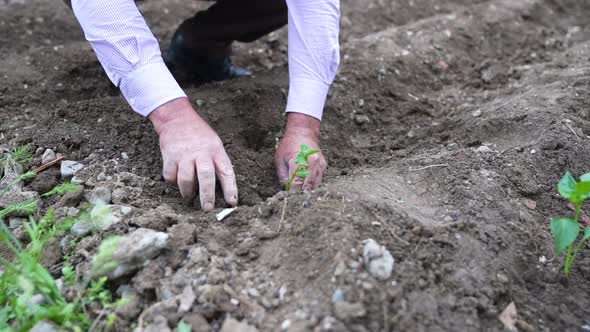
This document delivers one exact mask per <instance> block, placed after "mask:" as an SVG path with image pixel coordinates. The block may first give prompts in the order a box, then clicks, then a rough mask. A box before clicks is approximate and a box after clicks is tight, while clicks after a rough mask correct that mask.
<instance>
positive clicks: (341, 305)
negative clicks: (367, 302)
mask: <svg viewBox="0 0 590 332" xmlns="http://www.w3.org/2000/svg"><path fill="white" fill-rule="evenodd" d="M334 315H336V317H338V318H339V319H341V320H343V321H345V322H347V321H351V320H354V319H357V318H362V317H364V316H365V315H367V309H365V306H364V305H363V304H362V303H350V302H346V301H342V302H336V303H334Z"/></svg>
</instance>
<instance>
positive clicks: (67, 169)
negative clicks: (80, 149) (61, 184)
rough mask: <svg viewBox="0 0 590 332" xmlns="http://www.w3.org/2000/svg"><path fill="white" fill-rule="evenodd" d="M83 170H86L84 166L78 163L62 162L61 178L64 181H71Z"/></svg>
mask: <svg viewBox="0 0 590 332" xmlns="http://www.w3.org/2000/svg"><path fill="white" fill-rule="evenodd" d="M82 168H84V165H82V164H81V163H79V162H77V161H72V160H64V161H62V162H61V166H60V172H61V177H62V178H64V179H69V178H71V177H73V176H74V175H76V173H78V171H80V170H81V169H82Z"/></svg>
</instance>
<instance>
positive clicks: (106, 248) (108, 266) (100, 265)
mask: <svg viewBox="0 0 590 332" xmlns="http://www.w3.org/2000/svg"><path fill="white" fill-rule="evenodd" d="M120 241H121V237H120V236H112V237H110V238H107V239H105V240H103V241H102V243H101V244H100V247H99V248H98V253H97V254H96V256H94V259H93V260H92V268H91V269H90V275H91V276H97V275H102V274H104V273H105V272H107V271H110V270H112V269H114V268H115V267H116V266H117V262H115V261H113V260H112V258H113V255H114V254H115V251H116V250H117V248H119V242H120Z"/></svg>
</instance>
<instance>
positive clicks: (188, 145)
mask: <svg viewBox="0 0 590 332" xmlns="http://www.w3.org/2000/svg"><path fill="white" fill-rule="evenodd" d="M149 119H150V120H151V122H152V124H153V125H154V127H155V128H156V131H157V132H158V135H159V136H160V150H161V152H162V159H163V161H164V167H163V175H164V179H165V180H166V182H168V183H171V184H174V185H177V186H178V188H179V189H180V194H181V195H182V197H183V198H184V199H186V200H187V201H192V200H193V199H194V198H195V192H196V182H195V178H196V179H198V183H199V197H200V200H201V208H202V209H203V210H205V211H211V210H213V208H214V205H215V175H216V174H217V177H218V178H219V181H220V182H221V187H222V189H223V195H224V198H225V201H226V202H227V203H228V204H229V205H231V206H236V205H237V204H238V189H237V186H236V177H235V174H234V170H233V167H232V164H231V161H230V160H229V157H228V156H227V153H226V152H225V149H224V148H223V143H222V142H221V139H220V138H219V136H217V134H216V133H215V131H213V129H211V127H210V126H209V125H208V124H207V122H205V120H203V118H201V117H200V116H199V115H198V114H197V112H195V111H194V109H193V108H192V106H191V104H190V102H189V101H188V99H187V98H179V99H175V100H172V101H170V102H167V103H166V104H164V105H161V106H160V107H158V108H156V110H154V111H153V112H152V113H150V115H149Z"/></svg>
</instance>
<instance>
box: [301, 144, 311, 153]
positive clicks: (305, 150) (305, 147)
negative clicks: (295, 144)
mask: <svg viewBox="0 0 590 332" xmlns="http://www.w3.org/2000/svg"><path fill="white" fill-rule="evenodd" d="M299 148H300V149H301V152H302V153H303V154H305V153H306V152H307V151H308V150H309V147H308V146H307V145H305V144H301V145H299Z"/></svg>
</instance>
